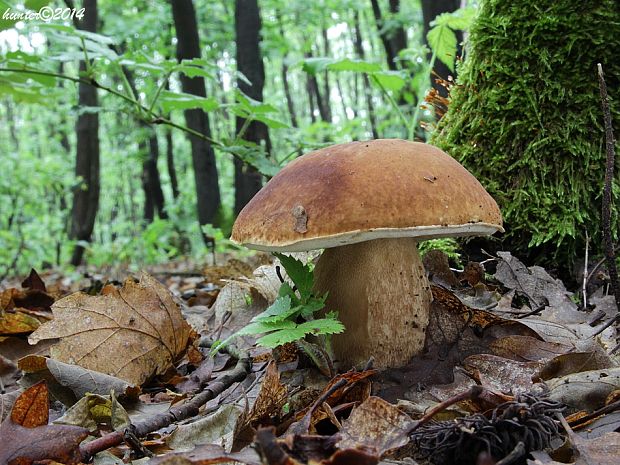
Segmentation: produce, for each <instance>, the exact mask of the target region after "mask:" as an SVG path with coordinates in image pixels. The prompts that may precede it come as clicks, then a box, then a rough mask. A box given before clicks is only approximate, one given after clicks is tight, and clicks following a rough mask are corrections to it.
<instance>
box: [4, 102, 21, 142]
mask: <svg viewBox="0 0 620 465" xmlns="http://www.w3.org/2000/svg"><path fill="white" fill-rule="evenodd" d="M5 105H6V119H7V121H8V123H9V124H8V126H9V134H10V136H11V140H12V141H13V145H14V146H15V150H16V151H17V150H18V149H19V139H18V137H17V129H16V128H15V115H13V105H12V104H11V100H10V99H7V100H5Z"/></svg>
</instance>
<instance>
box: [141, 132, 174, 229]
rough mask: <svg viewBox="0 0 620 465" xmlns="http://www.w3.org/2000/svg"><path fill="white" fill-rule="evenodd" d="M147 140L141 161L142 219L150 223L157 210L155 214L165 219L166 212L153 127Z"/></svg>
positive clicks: (157, 146)
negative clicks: (144, 154) (143, 157)
mask: <svg viewBox="0 0 620 465" xmlns="http://www.w3.org/2000/svg"><path fill="white" fill-rule="evenodd" d="M150 132H151V134H150V136H149V139H148V142H145V143H144V144H143V145H144V149H145V150H146V152H147V155H146V158H145V159H144V161H143V162H142V189H143V190H144V219H145V220H146V222H147V223H151V222H152V221H153V218H154V216H155V212H157V216H159V218H162V219H167V218H168V214H167V213H166V209H165V201H164V192H163V190H162V188H161V179H160V176H159V169H158V167H157V159H158V158H159V143H158V141H157V134H156V133H155V131H154V130H153V129H151V130H150Z"/></svg>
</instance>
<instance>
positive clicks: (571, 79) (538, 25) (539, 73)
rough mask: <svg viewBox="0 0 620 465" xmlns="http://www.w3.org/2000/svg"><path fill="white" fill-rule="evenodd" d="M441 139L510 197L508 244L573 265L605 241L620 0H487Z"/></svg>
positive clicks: (503, 200)
mask: <svg viewBox="0 0 620 465" xmlns="http://www.w3.org/2000/svg"><path fill="white" fill-rule="evenodd" d="M467 53H468V54H467V56H466V59H465V61H464V62H463V64H462V66H461V67H460V68H459V78H458V81H457V85H456V86H455V87H454V88H453V90H452V92H451V103H450V107H449V110H448V112H447V113H446V115H445V116H444V117H443V119H442V120H441V121H440V123H439V126H438V129H437V131H436V132H435V133H434V135H433V137H432V139H431V142H432V143H434V144H435V145H438V146H439V147H441V148H443V149H444V150H446V151H447V152H448V153H450V154H451V155H453V156H454V157H455V158H457V159H458V160H459V161H460V162H461V163H462V164H463V165H464V166H466V167H467V168H468V169H469V170H470V171H471V172H472V173H473V174H474V175H475V176H476V177H477V178H478V179H479V180H480V182H481V183H482V184H483V185H484V186H485V187H486V188H487V190H488V191H489V192H490V193H491V195H493V197H494V198H495V199H496V200H497V201H498V203H499V205H500V208H501V209H502V213H503V215H504V219H505V223H506V230H507V235H506V239H505V240H506V241H507V242H508V244H507V245H508V246H509V247H510V248H511V249H513V250H515V251H516V252H518V253H520V255H521V256H525V257H528V258H530V259H534V260H536V261H538V262H543V263H544V262H547V263H548V262H550V261H552V260H553V261H554V262H555V263H557V264H559V265H560V266H561V267H565V268H568V267H569V266H570V265H571V264H572V262H573V261H574V260H576V259H577V258H579V257H581V256H583V251H584V249H583V247H584V238H585V234H586V231H587V232H588V234H589V235H590V237H591V238H592V242H591V244H592V245H593V246H594V248H595V250H599V251H600V250H601V248H602V244H601V231H600V216H601V215H600V212H601V197H602V196H601V193H602V188H603V179H604V162H605V149H604V130H603V116H602V112H601V108H600V97H599V90H598V81H597V73H596V63H599V62H600V63H602V65H603V68H604V71H605V74H606V82H607V86H608V89H609V93H610V96H611V98H612V99H614V98H615V101H612V114H613V118H614V129H615V131H616V135H618V134H619V133H620V125H619V124H618V123H620V105H619V104H618V103H619V102H618V99H619V98H620V88H619V82H620V79H619V78H620V58H619V56H620V3H618V2H617V1H615V0H601V1H584V2H579V1H575V0H543V1H540V0H522V1H518V2H512V1H508V0H485V1H483V3H482V6H481V11H480V14H479V17H478V19H477V20H476V22H475V24H474V26H473V28H472V30H471V33H470V36H469V45H468V51H467Z"/></svg>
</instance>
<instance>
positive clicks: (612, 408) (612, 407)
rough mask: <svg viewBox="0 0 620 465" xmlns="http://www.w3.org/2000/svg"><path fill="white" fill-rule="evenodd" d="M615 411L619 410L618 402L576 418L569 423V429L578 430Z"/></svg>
mask: <svg viewBox="0 0 620 465" xmlns="http://www.w3.org/2000/svg"><path fill="white" fill-rule="evenodd" d="M616 410H620V400H617V401H615V402H612V403H611V404H607V405H606V406H605V407H601V408H600V409H598V410H596V411H594V412H592V413H589V414H587V415H584V416H583V417H579V418H576V419H575V420H574V421H571V422H570V423H569V424H570V426H571V428H578V427H579V426H581V425H583V424H584V423H587V422H589V421H590V420H593V419H595V418H597V417H600V416H601V415H605V414H607V413H611V412H615V411H616Z"/></svg>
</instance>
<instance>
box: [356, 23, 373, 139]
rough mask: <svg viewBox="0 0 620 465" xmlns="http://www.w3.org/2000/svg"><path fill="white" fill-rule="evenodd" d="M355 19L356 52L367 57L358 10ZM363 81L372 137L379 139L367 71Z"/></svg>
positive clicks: (363, 57)
mask: <svg viewBox="0 0 620 465" xmlns="http://www.w3.org/2000/svg"><path fill="white" fill-rule="evenodd" d="M354 21H355V42H354V46H355V52H356V53H357V56H358V58H360V59H361V60H364V59H365V54H364V46H363V44H362V31H361V28H360V16H359V13H358V12H357V11H356V12H355V13H354ZM362 82H363V86H364V95H365V96H366V110H367V111H368V122H369V123H370V130H371V131H372V138H373V139H378V138H379V133H378V132H377V119H376V118H375V107H374V105H373V103H372V88H371V87H370V80H369V79H368V75H367V74H366V73H363V74H362Z"/></svg>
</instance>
